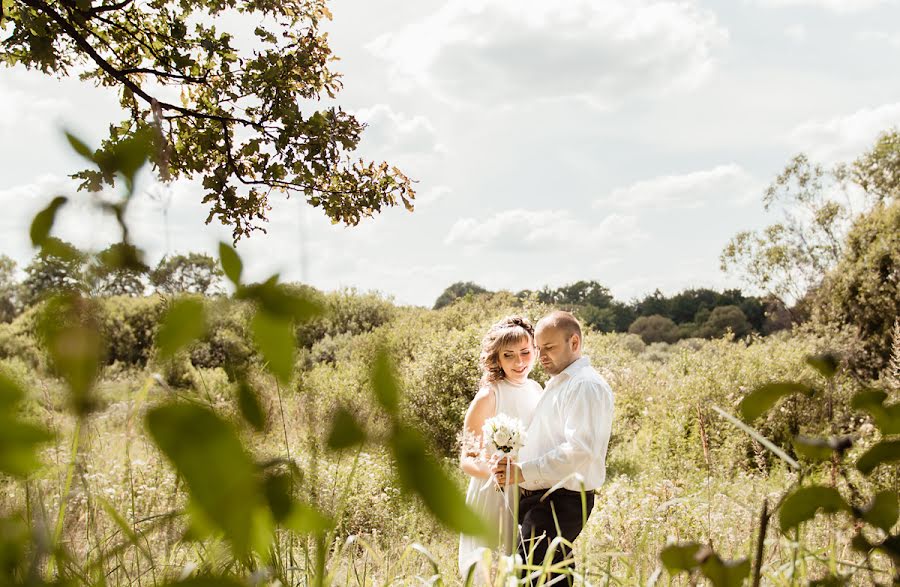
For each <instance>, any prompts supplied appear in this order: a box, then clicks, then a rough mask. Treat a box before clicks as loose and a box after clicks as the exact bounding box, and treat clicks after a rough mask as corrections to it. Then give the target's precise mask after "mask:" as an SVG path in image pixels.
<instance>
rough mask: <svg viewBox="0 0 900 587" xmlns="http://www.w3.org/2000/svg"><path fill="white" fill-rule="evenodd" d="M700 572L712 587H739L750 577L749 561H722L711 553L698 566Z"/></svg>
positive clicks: (743, 559)
mask: <svg viewBox="0 0 900 587" xmlns="http://www.w3.org/2000/svg"><path fill="white" fill-rule="evenodd" d="M700 571H701V572H702V573H703V574H704V575H705V576H706V578H707V579H709V581H710V583H712V584H713V586H714V587H740V586H741V585H743V584H744V579H746V578H747V577H748V576H749V575H750V561H749V560H747V559H745V558H742V559H739V560H734V561H723V560H722V559H721V558H719V556H718V555H717V554H715V553H713V554H712V555H711V556H709V557H707V558H706V560H704V561H703V563H702V564H701V565H700Z"/></svg>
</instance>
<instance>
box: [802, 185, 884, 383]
mask: <svg viewBox="0 0 900 587" xmlns="http://www.w3.org/2000/svg"><path fill="white" fill-rule="evenodd" d="M816 300H817V302H818V303H817V304H816V305H815V308H816V309H815V312H816V313H817V318H819V319H821V320H825V321H828V322H832V323H837V324H840V325H844V326H849V327H851V328H853V329H855V330H856V331H857V332H858V336H859V338H860V340H861V341H862V343H863V348H864V354H863V356H862V357H860V359H859V361H858V363H859V364H858V365H857V366H858V367H861V368H863V369H864V370H866V371H868V372H869V374H871V375H873V376H874V375H877V373H878V372H879V371H881V370H882V369H884V368H885V367H886V366H887V365H888V363H889V361H890V357H891V342H892V331H893V329H894V323H895V321H896V320H897V317H898V316H900V200H894V201H893V202H892V203H890V204H878V205H876V206H875V208H874V209H873V210H872V211H871V212H869V213H868V214H866V215H864V216H862V217H860V218H859V219H858V220H857V222H856V223H855V224H854V226H853V229H852V230H851V231H850V234H849V235H848V238H847V242H846V252H845V255H844V257H843V258H842V259H841V261H840V263H838V265H837V267H836V268H835V269H834V270H833V271H832V272H831V273H830V274H829V275H828V277H827V278H826V279H825V281H824V283H823V285H822V288H821V289H820V290H819V291H818V292H817V293H816Z"/></svg>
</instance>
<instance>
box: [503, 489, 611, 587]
mask: <svg viewBox="0 0 900 587" xmlns="http://www.w3.org/2000/svg"><path fill="white" fill-rule="evenodd" d="M545 493H546V490H539V491H525V490H523V491H522V495H521V497H520V498H519V524H521V526H522V535H521V539H520V540H519V555H520V556H521V557H522V560H523V561H526V562H527V561H528V560H529V559H528V557H529V554H530V556H531V562H532V564H534V565H542V564H543V563H544V557H545V556H546V554H547V548H548V547H549V546H550V542H552V541H553V539H554V538H556V537H557V536H562V537H563V538H565V539H566V540H567V541H568V542H572V541H574V540H575V538H576V537H577V536H578V535H579V534H580V533H581V529H582V528H583V527H584V522H585V521H586V520H587V517H588V516H589V515H590V514H591V510H592V509H593V508H594V492H593V491H587V492H585V494H584V504H583V507H582V501H581V492H578V491H571V490H568V489H557V490H556V491H554V492H553V493H551V494H550V495H548V496H547V497H546V499H544V501H541V496H542V495H544V494H545ZM554 515H555V517H554ZM557 528H559V531H557ZM571 556H572V549H571V548H570V547H569V546H568V545H564V544H560V545H558V546H557V547H556V550H555V551H554V553H553V563H554V564H556V563H559V562H562V561H563V560H565V559H566V558H571ZM570 568H571V569H572V570H574V569H575V563H574V562H572V563H570ZM558 575H560V573H554V574H551V576H550V577H549V578H550V579H553V578H554V577H556V576H558ZM568 579H569V580H568V584H571V583H572V579H571V575H570V576H569V577H568ZM555 584H561V585H566V584H567V581H566V580H561V581H559V582H557V583H555Z"/></svg>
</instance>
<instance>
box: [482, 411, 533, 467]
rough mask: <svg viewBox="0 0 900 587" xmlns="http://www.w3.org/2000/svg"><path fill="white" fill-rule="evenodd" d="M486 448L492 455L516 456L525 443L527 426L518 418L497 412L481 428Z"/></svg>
mask: <svg viewBox="0 0 900 587" xmlns="http://www.w3.org/2000/svg"><path fill="white" fill-rule="evenodd" d="M481 434H482V438H483V439H484V448H485V450H486V451H487V452H488V453H489V455H490V457H499V458H502V457H509V458H510V459H514V458H516V456H518V454H519V449H520V448H522V445H523V444H524V443H525V427H524V426H523V425H522V421H521V420H519V419H518V418H513V417H511V416H507V415H506V414H497V415H496V416H494V417H493V418H488V419H487V420H485V421H484V426H483V427H482V428H481Z"/></svg>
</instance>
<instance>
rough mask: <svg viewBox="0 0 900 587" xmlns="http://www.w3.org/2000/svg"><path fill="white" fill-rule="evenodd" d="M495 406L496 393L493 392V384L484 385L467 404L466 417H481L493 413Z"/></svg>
mask: <svg viewBox="0 0 900 587" xmlns="http://www.w3.org/2000/svg"><path fill="white" fill-rule="evenodd" d="M496 408H497V394H496V393H494V385H493V384H490V385H485V386H483V387H482V388H481V389H479V390H478V393H476V394H475V397H473V398H472V402H471V403H470V404H469V410H468V414H467V419H468V417H469V416H479V417H481V418H485V417H489V416H488V415H489V414H490V415H493V413H494V411H496Z"/></svg>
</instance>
